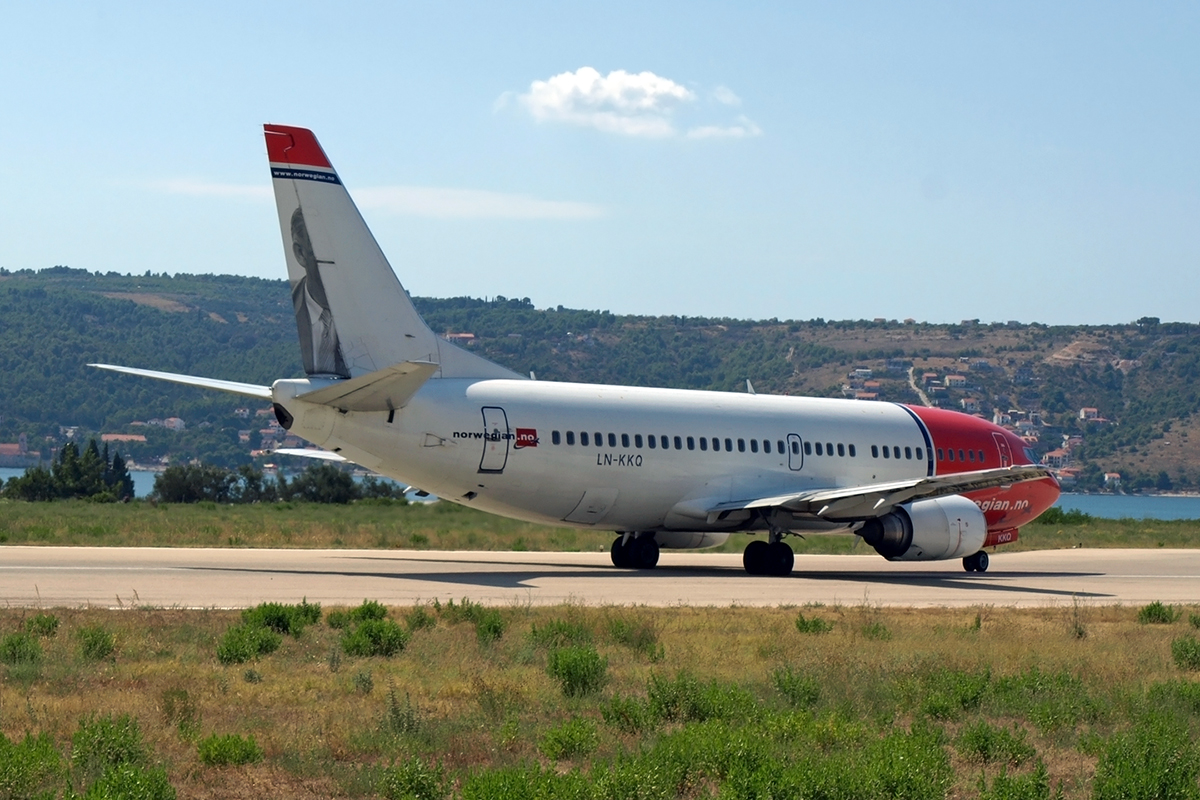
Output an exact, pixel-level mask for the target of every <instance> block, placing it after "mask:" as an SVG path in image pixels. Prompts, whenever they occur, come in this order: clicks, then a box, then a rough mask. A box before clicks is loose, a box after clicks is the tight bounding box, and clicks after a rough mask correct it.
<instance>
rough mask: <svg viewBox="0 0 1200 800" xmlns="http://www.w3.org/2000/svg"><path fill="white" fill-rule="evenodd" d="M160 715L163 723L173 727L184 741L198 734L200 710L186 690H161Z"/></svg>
mask: <svg viewBox="0 0 1200 800" xmlns="http://www.w3.org/2000/svg"><path fill="white" fill-rule="evenodd" d="M162 715H163V721H164V722H166V723H167V724H169V725H174V726H175V727H176V728H177V729H178V730H179V734H180V735H181V736H183V737H184V738H185V739H190V738H191V737H193V736H195V735H196V734H197V733H199V732H200V710H199V709H198V708H196V701H195V700H194V699H192V696H191V695H189V694H188V690H187V689H181V688H178V687H176V688H173V689H163V693H162Z"/></svg>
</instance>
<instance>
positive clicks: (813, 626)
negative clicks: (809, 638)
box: [796, 614, 833, 633]
mask: <svg viewBox="0 0 1200 800" xmlns="http://www.w3.org/2000/svg"><path fill="white" fill-rule="evenodd" d="M796 630H798V631H800V632H801V633H829V632H830V631H831V630H833V623H832V622H829V621H827V620H824V619H822V618H821V617H811V618H810V617H805V616H804V615H803V614H797V615H796Z"/></svg>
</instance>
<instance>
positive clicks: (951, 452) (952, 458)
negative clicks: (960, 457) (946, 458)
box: [946, 450, 954, 461]
mask: <svg viewBox="0 0 1200 800" xmlns="http://www.w3.org/2000/svg"><path fill="white" fill-rule="evenodd" d="M946 452H947V453H949V454H950V460H951V461H953V460H954V451H953V450H947V451H946Z"/></svg>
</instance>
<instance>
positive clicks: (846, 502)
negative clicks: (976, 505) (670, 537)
mask: <svg viewBox="0 0 1200 800" xmlns="http://www.w3.org/2000/svg"><path fill="white" fill-rule="evenodd" d="M1050 477H1052V473H1051V472H1050V470H1049V469H1047V468H1046V467H1043V466H1038V465H1036V464H1026V465H1017V466H1011V467H998V468H996V469H984V470H978V471H976V472H957V473H951V474H949V475H938V476H936V477H932V478H914V479H912V480H908V481H894V482H892V483H878V484H874V485H869V486H852V487H846V488H841V489H815V490H810V491H806V492H797V493H796V494H788V495H779V496H776V497H762V498H758V499H755V500H744V501H738V502H732V503H721V504H719V505H717V506H714V507H713V508H710V509H709V517H710V518H712V519H717V518H718V517H719V516H720V514H721V513H722V512H727V511H737V510H742V509H764V510H765V509H771V508H778V509H783V510H786V511H793V512H796V513H801V514H806V513H807V514H814V515H816V516H818V517H821V518H823V519H827V520H833V521H839V520H845V521H850V520H862V519H871V518H872V517H882V516H883V515H885V514H888V513H890V512H891V511H892V509H894V508H895V507H896V506H898V505H902V504H904V503H911V502H914V501H917V500H929V499H931V498H934V497H947V496H949V495H952V494H964V493H966V492H976V491H980V490H983V489H995V488H998V487H1001V486H1009V485H1011V484H1014V483H1024V482H1025V481H1037V480H1042V479H1044V478H1050Z"/></svg>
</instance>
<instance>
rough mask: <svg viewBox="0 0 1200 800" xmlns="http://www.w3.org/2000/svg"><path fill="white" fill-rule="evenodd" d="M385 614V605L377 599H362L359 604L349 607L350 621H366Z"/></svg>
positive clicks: (380, 617)
mask: <svg viewBox="0 0 1200 800" xmlns="http://www.w3.org/2000/svg"><path fill="white" fill-rule="evenodd" d="M386 616H387V607H386V606H384V605H383V603H380V602H379V601H377V600H363V601H362V604H361V605H358V606H355V607H354V608H352V609H350V611H349V617H350V621H351V622H366V621H368V620H373V619H383V618H384V617H386Z"/></svg>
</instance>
